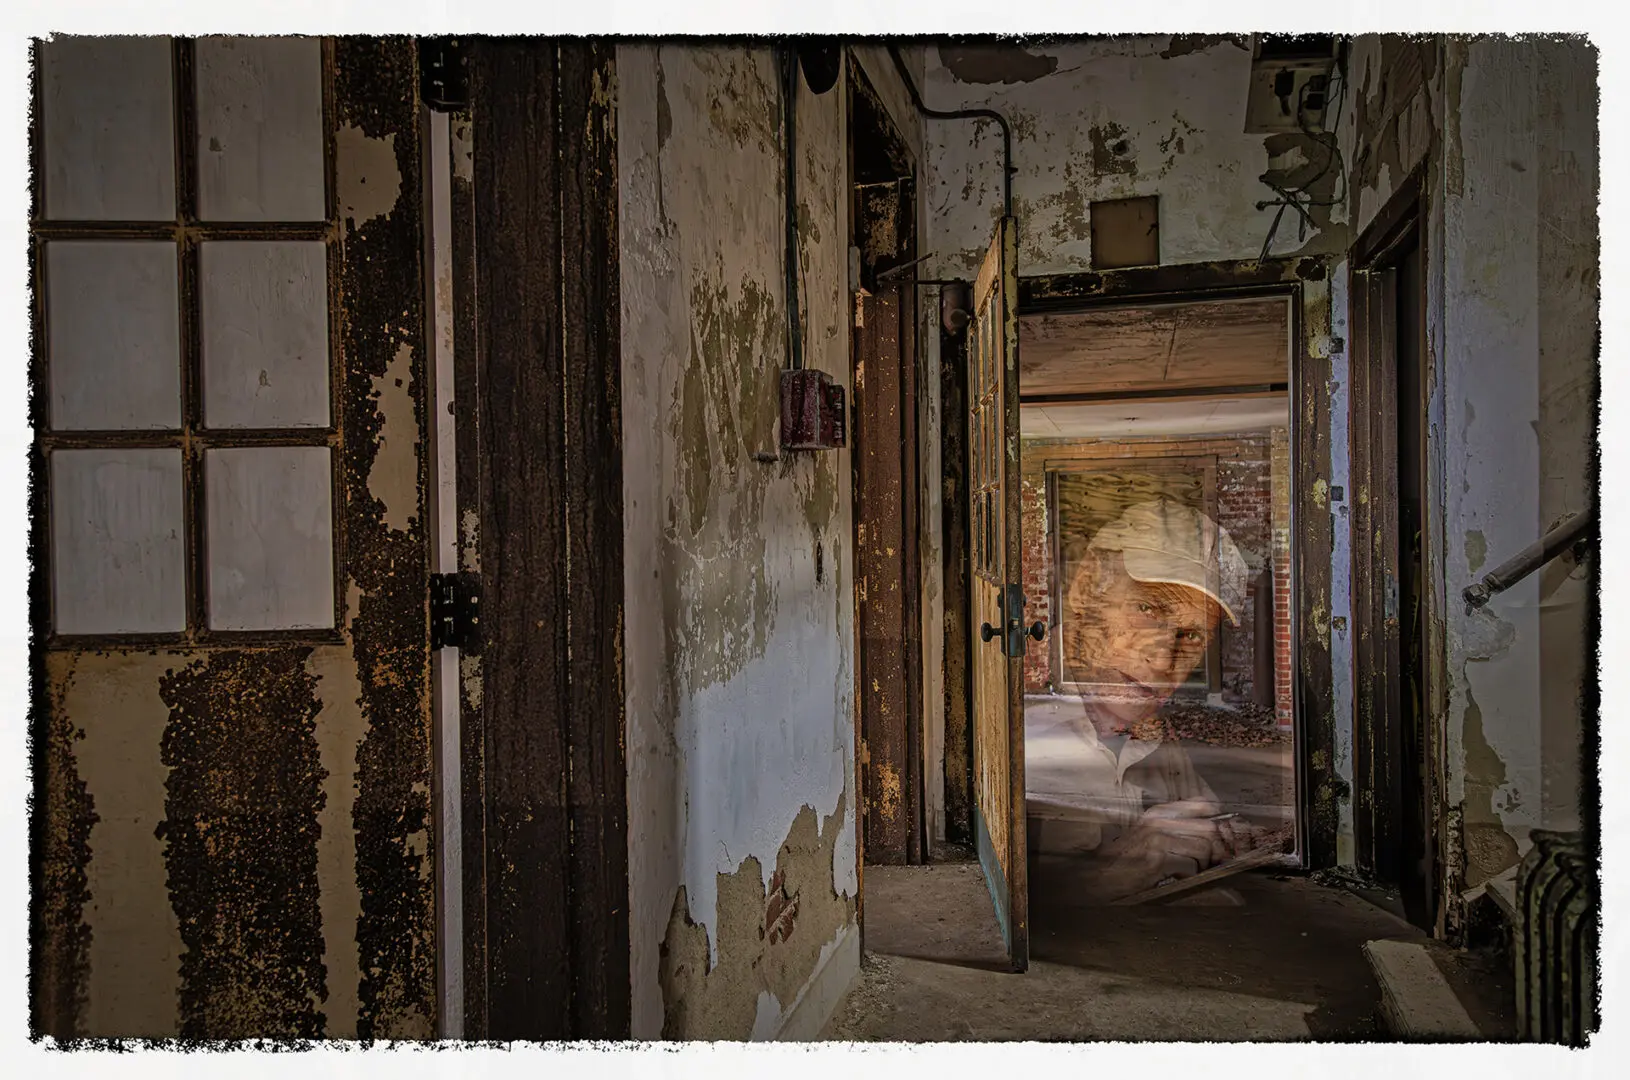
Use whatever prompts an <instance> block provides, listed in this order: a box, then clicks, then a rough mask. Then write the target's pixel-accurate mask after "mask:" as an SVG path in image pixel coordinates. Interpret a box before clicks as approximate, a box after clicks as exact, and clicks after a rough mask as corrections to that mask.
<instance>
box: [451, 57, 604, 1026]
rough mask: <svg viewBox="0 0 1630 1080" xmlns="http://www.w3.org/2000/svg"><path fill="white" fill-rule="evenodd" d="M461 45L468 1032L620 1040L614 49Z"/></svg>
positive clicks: (459, 296) (458, 124)
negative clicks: (474, 678) (467, 533)
mask: <svg viewBox="0 0 1630 1080" xmlns="http://www.w3.org/2000/svg"><path fill="white" fill-rule="evenodd" d="M466 47H467V48H468V49H469V54H468V55H469V60H468V72H469V80H470V103H469V114H468V120H467V123H468V127H467V130H468V132H469V136H468V137H469V139H470V148H469V151H468V153H469V155H470V159H471V160H470V162H469V165H470V167H469V168H468V170H466V173H467V175H469V176H470V182H469V184H468V185H467V186H459V187H458V188H457V191H458V193H459V198H458V200H457V201H458V203H459V204H460V207H461V209H458V210H456V211H455V216H456V218H457V220H458V221H462V222H464V223H465V235H464V236H463V237H462V241H463V242H462V245H461V254H460V256H459V262H458V266H457V267H455V275H454V278H455V281H454V284H455V294H456V296H455V300H456V301H457V302H459V303H460V304H461V311H463V312H464V314H463V315H462V316H461V318H463V319H465V320H467V330H466V336H467V338H468V339H469V340H470V346H469V353H470V356H469V363H468V364H467V366H466V367H465V368H464V369H463V370H462V372H461V374H462V376H463V378H462V379H461V380H460V381H461V386H460V388H459V394H458V397H457V401H458V402H460V403H462V412H461V413H460V414H459V419H460V421H461V430H462V431H463V439H464V441H463V442H462V443H461V445H460V460H461V467H462V468H463V471H464V473H465V479H464V480H463V481H462V482H461V484H460V497H461V499H462V500H463V502H462V504H461V511H460V514H461V520H469V519H470V518H471V517H473V519H474V520H475V521H476V522H477V528H476V529H475V530H474V533H475V535H476V536H477V537H479V540H478V547H476V549H475V551H474V553H473V556H471V557H467V561H466V563H465V564H464V566H463V569H464V570H465V571H466V572H467V573H468V572H472V571H475V570H476V568H477V567H479V573H478V575H477V576H478V579H479V582H480V628H481V629H480V633H479V634H478V635H476V640H475V641H474V642H473V643H472V648H471V654H472V655H471V657H470V658H469V659H470V662H471V663H472V665H473V666H474V667H475V668H476V669H477V670H478V671H479V673H480V691H479V693H478V694H475V695H473V696H472V695H471V694H470V693H469V692H468V689H469V688H468V687H467V688H466V691H467V692H466V696H465V700H466V703H467V706H468V707H467V708H466V710H465V713H464V717H463V719H464V725H465V740H464V746H465V759H464V762H463V775H464V778H465V787H466V798H465V807H466V809H465V811H464V821H465V827H464V836H465V845H464V869H465V882H466V884H465V904H464V907H465V921H466V941H467V943H468V949H467V953H468V956H467V963H466V985H465V992H466V1016H465V1027H466V1031H467V1034H468V1035H469V1037H471V1038H489V1039H501V1040H513V1039H528V1040H541V1039H563V1038H580V1039H581V1038H627V1036H628V1032H629V1024H630V1019H629V1017H630V1009H631V997H630V995H631V990H630V984H629V975H628V965H629V936H628V935H629V924H628V861H627V860H628V855H627V852H628V839H627V820H626V814H627V803H626V778H627V765H626V761H625V758H624V750H623V748H624V745H625V742H624V739H625V735H624V714H623V707H624V700H623V685H622V663H621V659H620V658H621V656H622V637H621V635H622V587H623V566H622V561H623V549H622V537H623V526H622V505H623V503H622V451H621V424H620V422H619V420H618V410H619V395H620V386H619V371H620V367H619V364H620V356H621V352H620V345H619V339H618V317H619V316H618V312H619V310H620V308H619V301H618V293H617V287H618V268H617V267H618V264H617V219H616V211H617V174H616V162H617V151H616V141H615V138H616V113H615V105H616V103H615V98H614V97H613V96H611V95H609V94H607V93H605V92H604V88H605V87H612V86H615V85H616V68H615V49H614V46H613V45H612V44H611V43H609V42H606V41H603V40H591V39H577V40H572V41H563V40H559V39H546V38H527V37H519V36H516V37H503V38H481V39H477V40H474V41H471V42H468V43H467V46H466ZM464 121H465V118H463V117H460V118H458V120H457V121H456V122H455V125H454V126H455V128H463V127H464V126H465V123H464ZM459 168H460V166H459V165H458V163H457V162H455V169H454V175H455V177H456V176H458V175H459ZM454 232H455V235H457V234H458V232H459V229H458V227H457V225H456V224H455V229H454ZM456 242H457V240H456ZM460 268H462V271H463V275H464V280H463V285H462V288H461V287H460V284H459V273H458V272H457V271H458V270H459V269H460Z"/></svg>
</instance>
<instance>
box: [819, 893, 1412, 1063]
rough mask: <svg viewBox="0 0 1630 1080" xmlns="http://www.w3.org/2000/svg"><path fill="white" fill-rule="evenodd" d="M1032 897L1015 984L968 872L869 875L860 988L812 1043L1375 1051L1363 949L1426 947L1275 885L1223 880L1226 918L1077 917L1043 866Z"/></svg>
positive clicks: (1406, 930) (1163, 913)
mask: <svg viewBox="0 0 1630 1080" xmlns="http://www.w3.org/2000/svg"><path fill="white" fill-rule="evenodd" d="M1064 872H1065V873H1067V872H1068V870H1067V868H1066V869H1065V871H1064ZM1030 888H1031V898H1032V905H1031V939H1030V940H1031V953H1030V955H1031V964H1030V970H1029V972H1028V973H1026V974H1024V975H1014V974H1012V973H1010V972H1008V971H1007V970H1006V965H1005V957H1004V952H1003V947H1002V943H1001V938H1000V936H999V933H998V930H997V927H996V921H995V916H994V913H993V910H992V907H991V901H990V894H989V893H988V892H987V890H986V887H985V883H984V880H983V878H982V876H981V874H980V871H979V867H978V866H977V864H974V863H971V862H960V863H940V864H937V865H933V866H926V867H880V866H868V867H866V872H865V879H864V926H865V947H866V952H867V955H866V958H865V962H864V965H863V971H862V976H861V979H860V980H859V981H858V982H857V984H856V986H855V987H854V988H853V989H852V990H851V992H850V994H849V996H848V998H847V999H846V1000H845V1002H844V1004H843V1005H842V1006H841V1007H840V1009H839V1011H838V1013H837V1015H836V1016H834V1018H833V1020H832V1022H831V1023H830V1024H829V1025H828V1028H827V1030H826V1032H825V1033H824V1034H823V1037H824V1038H828V1039H839V1040H854V1041H907V1042H923V1041H928V1042H937V1041H956V1040H978V1041H985V1040H998V1041H1000V1040H1040V1041H1056V1040H1065V1041H1090V1040H1167V1041H1205V1042H1210V1041H1241V1040H1249V1041H1270V1040H1271V1041H1282V1040H1309V1039H1315V1040H1349V1039H1365V1038H1374V1037H1377V1035H1378V1034H1379V1032H1378V1028H1377V1023H1378V1018H1377V1014H1376V1008H1377V1005H1378V1003H1379V1000H1380V988H1379V986H1378V985H1377V984H1376V982H1375V978H1374V976H1373V974H1372V973H1371V971H1370V968H1369V965H1368V963H1367V962H1366V960H1365V958H1364V955H1363V953H1362V951H1361V946H1362V945H1363V943H1364V942H1365V941H1368V940H1371V939H1374V938H1400V939H1407V940H1417V941H1418V940H1422V937H1421V935H1420V934H1419V933H1418V932H1417V931H1415V930H1414V929H1413V928H1411V927H1409V926H1408V925H1407V924H1404V923H1402V922H1401V921H1400V920H1398V919H1395V918H1394V917H1393V916H1391V915H1389V914H1387V913H1386V912H1384V911H1380V910H1378V909H1376V908H1375V907H1373V906H1372V905H1370V904H1368V903H1366V902H1365V901H1363V900H1361V899H1360V898H1358V897H1356V896H1354V895H1353V894H1351V893H1350V892H1347V891H1346V890H1345V889H1341V888H1327V887H1324V886H1320V885H1316V884H1314V883H1313V882H1312V881H1310V880H1308V879H1307V878H1305V877H1302V876H1300V875H1290V874H1283V873H1275V872H1272V871H1259V872H1254V873H1249V874H1241V875H1238V876H1237V877H1235V878H1233V879H1231V880H1230V881H1229V882H1228V884H1227V889H1228V891H1230V892H1232V893H1233V894H1234V899H1235V900H1236V901H1237V902H1231V903H1229V904H1226V905H1215V904H1213V903H1208V902H1207V901H1208V900H1212V901H1214V900H1215V899H1216V896H1215V893H1216V892H1217V891H1218V890H1205V891H1202V892H1200V893H1196V894H1195V895H1194V896H1193V897H1191V898H1190V899H1189V901H1188V902H1173V903H1169V904H1164V905H1155V906H1141V907H1119V908H1114V907H1111V908H1104V907H1085V906H1082V905H1078V904H1073V903H1072V902H1071V901H1070V900H1069V896H1070V895H1071V891H1070V890H1069V889H1067V888H1062V887H1061V883H1060V881H1059V880H1058V876H1057V874H1056V873H1055V872H1054V871H1053V870H1052V869H1050V868H1048V867H1047V866H1045V865H1039V866H1037V867H1035V868H1034V869H1033V870H1032V877H1031V886H1030ZM1208 892H1209V893H1211V894H1212V895H1211V896H1209V897H1208V896H1207V893H1208Z"/></svg>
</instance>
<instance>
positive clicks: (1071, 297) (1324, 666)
mask: <svg viewBox="0 0 1630 1080" xmlns="http://www.w3.org/2000/svg"><path fill="white" fill-rule="evenodd" d="M1335 262H1336V259H1335V258H1333V257H1330V256H1318V257H1311V256H1309V257H1299V258H1275V259H1263V260H1255V259H1249V260H1238V261H1216V262H1204V263H1181V264H1176V265H1171V266H1146V267H1132V268H1128V269H1124V270H1105V271H1088V272H1081V273H1068V274H1052V275H1044V276H1036V277H1025V278H1020V279H1019V315H1020V317H1021V318H1022V317H1024V316H1026V315H1035V314H1041V313H1043V312H1071V311H1083V310H1088V309H1091V308H1093V307H1097V306H1111V305H1125V304H1129V303H1156V302H1159V303H1187V302H1194V301H1201V300H1217V299H1231V298H1245V297H1253V296H1254V297H1262V296H1283V297H1285V298H1286V299H1287V301H1288V302H1289V303H1290V327H1291V335H1290V336H1291V340H1290V342H1289V345H1288V349H1289V354H1290V383H1289V393H1290V400H1291V415H1290V444H1291V469H1292V473H1291V518H1290V527H1291V552H1290V554H1291V605H1290V610H1291V663H1292V670H1293V671H1294V672H1295V675H1294V678H1293V679H1292V703H1293V709H1294V716H1295V724H1294V730H1295V735H1294V739H1295V761H1296V769H1295V772H1296V809H1297V813H1296V823H1297V828H1296V836H1297V853H1298V854H1297V860H1296V861H1298V862H1299V863H1300V864H1301V865H1302V866H1304V867H1307V868H1309V869H1317V868H1321V867H1326V866H1334V865H1335V863H1336V835H1337V830H1338V821H1339V803H1340V800H1341V799H1343V798H1345V797H1346V796H1347V793H1348V789H1347V785H1346V784H1345V783H1344V782H1343V781H1342V780H1341V779H1340V777H1339V776H1338V775H1337V773H1336V769H1335V761H1336V717H1335V692H1334V684H1333V682H1332V679H1331V647H1330V636H1329V633H1328V631H1327V630H1325V631H1323V632H1321V630H1320V627H1321V624H1322V625H1323V626H1325V627H1328V622H1329V611H1330V581H1331V560H1330V552H1331V528H1332V526H1331V514H1330V508H1329V496H1328V491H1329V469H1330V391H1329V379H1330V359H1329V356H1328V355H1326V353H1325V352H1324V350H1323V349H1322V348H1315V347H1314V345H1315V339H1317V338H1319V337H1322V336H1324V335H1327V334H1328V333H1329V330H1330V327H1329V307H1328V303H1326V302H1323V301H1322V300H1321V297H1323V296H1326V295H1327V291H1326V290H1327V287H1328V282H1329V276H1330V270H1331V267H1332V266H1333V265H1334V264H1335ZM1315 286H1317V287H1315ZM1321 481H1322V482H1321Z"/></svg>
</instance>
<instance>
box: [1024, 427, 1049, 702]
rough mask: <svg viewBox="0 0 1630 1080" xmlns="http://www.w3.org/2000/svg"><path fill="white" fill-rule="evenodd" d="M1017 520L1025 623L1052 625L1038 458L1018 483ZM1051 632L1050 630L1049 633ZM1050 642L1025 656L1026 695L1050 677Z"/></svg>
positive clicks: (1028, 464) (1034, 647) (1043, 485)
mask: <svg viewBox="0 0 1630 1080" xmlns="http://www.w3.org/2000/svg"><path fill="white" fill-rule="evenodd" d="M1019 500H1020V506H1021V508H1022V509H1021V512H1020V518H1021V520H1022V522H1023V528H1024V595H1025V598H1026V600H1027V601H1028V603H1027V604H1026V606H1025V609H1024V619H1025V622H1026V623H1027V624H1028V623H1033V622H1035V621H1036V620H1038V619H1040V620H1041V621H1042V622H1044V623H1046V624H1047V625H1048V626H1049V627H1051V626H1052V617H1051V616H1052V601H1053V585H1052V573H1053V561H1052V532H1051V529H1050V527H1049V524H1048V521H1047V480H1046V476H1045V475H1044V474H1043V473H1042V471H1041V459H1040V458H1037V459H1036V460H1035V461H1034V462H1032V461H1030V460H1029V459H1026V460H1025V461H1024V471H1023V474H1022V479H1021V481H1020V483H1019ZM1049 632H1051V631H1049ZM1051 654H1052V643H1051V641H1044V642H1042V643H1040V644H1036V643H1034V642H1032V643H1031V645H1030V647H1029V648H1028V649H1026V650H1025V653H1024V688H1025V692H1026V693H1032V692H1037V691H1044V690H1046V689H1047V684H1048V680H1049V679H1050V678H1051V662H1050V660H1049V659H1048V658H1049V656H1050V655H1051Z"/></svg>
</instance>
